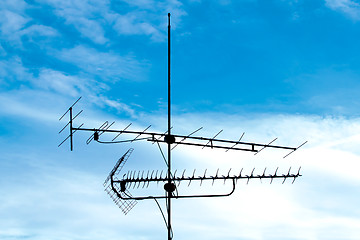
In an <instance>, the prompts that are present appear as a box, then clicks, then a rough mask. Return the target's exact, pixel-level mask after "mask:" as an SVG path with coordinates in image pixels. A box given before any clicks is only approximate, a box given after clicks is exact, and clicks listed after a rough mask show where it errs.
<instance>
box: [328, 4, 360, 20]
mask: <svg viewBox="0 0 360 240" xmlns="http://www.w3.org/2000/svg"><path fill="white" fill-rule="evenodd" d="M326 5H327V6H328V7H329V8H331V9H333V10H335V11H339V12H342V13H344V14H345V15H347V16H349V17H350V18H352V19H354V20H360V3H358V2H356V1H353V0H326Z"/></svg>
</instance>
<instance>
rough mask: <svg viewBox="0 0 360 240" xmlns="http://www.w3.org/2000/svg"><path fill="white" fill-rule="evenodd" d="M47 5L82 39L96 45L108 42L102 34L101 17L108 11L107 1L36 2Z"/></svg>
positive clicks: (57, 0) (54, 0)
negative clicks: (77, 32) (75, 30)
mask: <svg viewBox="0 0 360 240" xmlns="http://www.w3.org/2000/svg"><path fill="white" fill-rule="evenodd" d="M37 2H40V3H45V4H49V5H50V6H52V7H53V8H54V12H55V14H56V15H58V16H59V17H61V18H63V19H65V22H66V23H67V24H68V25H73V26H74V27H75V28H76V29H77V30H78V31H79V32H80V33H81V34H82V35H83V36H84V37H86V38H89V39H91V40H92V41H93V42H95V43H98V44H104V43H106V42H108V39H107V38H106V37H105V32H104V28H103V25H104V20H103V15H104V14H105V12H106V11H107V10H108V8H107V6H108V4H109V1H93V0H86V1H68V0H66V1H59V0H38V1H37Z"/></svg>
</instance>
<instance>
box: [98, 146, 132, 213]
mask: <svg viewBox="0 0 360 240" xmlns="http://www.w3.org/2000/svg"><path fill="white" fill-rule="evenodd" d="M133 151H134V149H133V148H130V149H129V150H128V151H127V152H126V153H125V154H124V155H123V156H122V157H121V158H120V159H119V160H118V161H117V162H116V164H115V166H114V168H113V169H112V170H111V172H110V174H109V176H108V177H107V178H106V180H105V182H104V187H105V191H106V192H107V194H108V195H109V196H110V198H111V199H112V200H113V201H114V203H115V204H116V205H117V206H118V207H119V208H120V209H121V211H122V212H123V213H124V214H125V215H126V214H127V213H128V212H129V211H130V210H131V209H132V208H133V207H134V206H135V205H136V203H137V202H136V200H134V199H133V200H130V201H124V200H123V196H126V197H132V196H131V194H130V192H129V191H127V190H126V189H125V188H124V186H123V185H122V184H118V185H114V184H113V181H114V175H118V174H119V173H120V172H121V170H122V168H123V167H124V165H125V163H126V161H127V160H128V158H129V157H130V155H131V153H132V152H133ZM110 179H111V181H110V182H109V180H110Z"/></svg>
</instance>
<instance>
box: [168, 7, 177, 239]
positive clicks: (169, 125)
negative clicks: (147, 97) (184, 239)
mask: <svg viewBox="0 0 360 240" xmlns="http://www.w3.org/2000/svg"><path fill="white" fill-rule="evenodd" d="M168 20H169V23H168V135H169V138H168V141H167V144H168V179H169V181H168V186H169V187H170V186H171V143H172V141H171V140H170V139H172V137H171V94H170V93H171V88H170V87H171V84H170V13H168ZM174 142H175V141H174ZM171 196H172V192H171V191H167V199H166V200H167V212H168V224H167V229H168V240H171V238H172V237H171Z"/></svg>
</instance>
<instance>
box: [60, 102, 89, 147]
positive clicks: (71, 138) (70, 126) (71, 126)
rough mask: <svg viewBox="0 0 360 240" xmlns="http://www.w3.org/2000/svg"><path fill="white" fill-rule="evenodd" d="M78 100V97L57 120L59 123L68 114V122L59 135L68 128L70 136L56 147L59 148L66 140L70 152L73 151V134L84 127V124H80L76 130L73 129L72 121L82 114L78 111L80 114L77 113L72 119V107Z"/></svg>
mask: <svg viewBox="0 0 360 240" xmlns="http://www.w3.org/2000/svg"><path fill="white" fill-rule="evenodd" d="M80 99H81V97H79V98H78V99H77V100H76V101H75V102H74V103H73V104H72V105H71V106H70V107H69V108H68V110H66V112H65V113H64V114H63V115H62V116H61V117H60V118H59V121H61V120H62V119H63V118H64V117H65V116H66V114H67V113H69V122H68V123H67V124H66V125H65V127H63V128H62V129H61V130H60V131H59V134H60V133H62V132H63V131H64V129H65V128H66V127H67V126H69V130H70V134H69V135H68V136H67V137H66V138H65V139H64V140H63V141H62V142H61V143H60V144H59V145H58V147H60V146H61V145H62V144H63V143H64V142H66V140H68V139H70V150H71V151H72V150H73V134H74V133H75V132H76V131H77V130H78V129H80V128H81V127H82V126H83V125H84V123H82V124H80V126H79V127H78V128H77V129H75V128H74V127H73V121H74V119H76V118H77V117H78V116H79V115H80V114H81V113H82V112H83V110H80V112H78V113H77V114H76V115H75V117H73V107H74V106H75V104H76V103H77V102H78V101H79V100H80Z"/></svg>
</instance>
